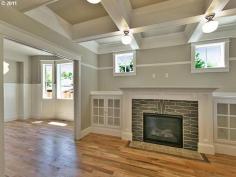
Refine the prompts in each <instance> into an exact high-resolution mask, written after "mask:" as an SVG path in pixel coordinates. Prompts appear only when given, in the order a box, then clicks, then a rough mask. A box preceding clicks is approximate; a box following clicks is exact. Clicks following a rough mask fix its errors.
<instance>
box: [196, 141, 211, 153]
mask: <svg viewBox="0 0 236 177" xmlns="http://www.w3.org/2000/svg"><path fill="white" fill-rule="evenodd" d="M198 152H200V153H204V154H211V155H214V154H215V146H214V145H213V144H206V143H198Z"/></svg>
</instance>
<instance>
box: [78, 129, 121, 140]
mask: <svg viewBox="0 0 236 177" xmlns="http://www.w3.org/2000/svg"><path fill="white" fill-rule="evenodd" d="M89 133H96V134H102V135H110V136H116V137H121V130H120V129H113V128H107V127H97V126H91V127H88V128H86V129H84V130H82V131H81V136H80V139H81V138H83V137H85V136H86V135H88V134H89Z"/></svg>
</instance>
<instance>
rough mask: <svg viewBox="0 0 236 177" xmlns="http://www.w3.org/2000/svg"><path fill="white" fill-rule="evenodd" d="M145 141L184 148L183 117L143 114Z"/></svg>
mask: <svg viewBox="0 0 236 177" xmlns="http://www.w3.org/2000/svg"><path fill="white" fill-rule="evenodd" d="M143 141H144V142H149V143H155V144H162V145H167V146H174V147H179V148H182V147H183V116H181V115H170V114H157V113H143Z"/></svg>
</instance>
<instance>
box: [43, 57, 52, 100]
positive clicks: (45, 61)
mask: <svg viewBox="0 0 236 177" xmlns="http://www.w3.org/2000/svg"><path fill="white" fill-rule="evenodd" d="M40 62H41V97H42V99H43V100H53V99H54V98H55V74H54V73H55V63H54V60H41V61H40ZM46 64H51V65H52V98H46V97H44V79H45V78H44V66H43V65H46Z"/></svg>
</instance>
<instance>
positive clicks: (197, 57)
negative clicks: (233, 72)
mask: <svg viewBox="0 0 236 177" xmlns="http://www.w3.org/2000/svg"><path fill="white" fill-rule="evenodd" d="M227 49H228V42H225V41H216V42H212V43H199V44H193V45H192V72H223V71H228V70H229V67H228V51H227Z"/></svg>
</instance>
